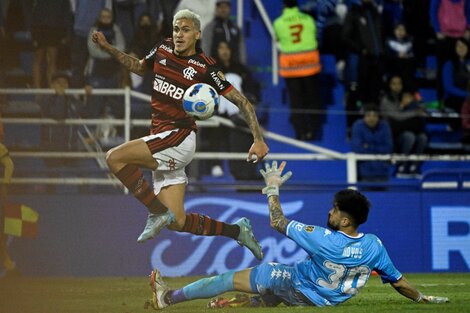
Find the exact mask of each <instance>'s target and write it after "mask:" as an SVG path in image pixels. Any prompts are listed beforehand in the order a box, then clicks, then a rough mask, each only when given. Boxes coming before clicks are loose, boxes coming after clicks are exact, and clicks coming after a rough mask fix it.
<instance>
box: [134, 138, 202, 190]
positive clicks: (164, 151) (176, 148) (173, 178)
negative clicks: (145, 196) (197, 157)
mask: <svg viewBox="0 0 470 313" xmlns="http://www.w3.org/2000/svg"><path fill="white" fill-rule="evenodd" d="M142 139H143V140H144V141H145V142H146V143H147V145H148V147H149V149H150V152H151V153H152V156H153V158H154V159H155V160H156V161H157V163H158V167H157V169H156V170H155V171H153V172H152V177H153V190H154V193H155V194H156V195H158V194H159V193H160V190H161V189H162V188H163V187H166V186H171V185H177V184H187V183H188V177H187V176H186V173H185V171H184V169H185V167H186V165H188V164H189V163H190V162H191V161H192V159H193V158H194V153H195V152H196V134H195V132H194V131H190V130H187V129H173V130H168V131H164V132H161V133H158V134H155V135H149V136H145V137H143V138H142Z"/></svg>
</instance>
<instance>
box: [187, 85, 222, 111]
mask: <svg viewBox="0 0 470 313" xmlns="http://www.w3.org/2000/svg"><path fill="white" fill-rule="evenodd" d="M218 106H219V94H218V93H217V91H216V90H215V89H214V87H212V86H210V85H208V84H204V83H197V84H194V85H192V86H190V87H189V88H188V89H186V92H185V93H184V96H183V108H184V110H185V111H186V113H187V114H188V115H191V116H192V117H194V118H195V119H197V120H207V119H208V118H210V117H211V116H212V115H214V112H215V111H216V110H217V107H218Z"/></svg>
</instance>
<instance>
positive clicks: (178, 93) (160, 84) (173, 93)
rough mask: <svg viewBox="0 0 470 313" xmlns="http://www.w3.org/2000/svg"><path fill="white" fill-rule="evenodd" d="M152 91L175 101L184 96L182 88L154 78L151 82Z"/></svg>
mask: <svg viewBox="0 0 470 313" xmlns="http://www.w3.org/2000/svg"><path fill="white" fill-rule="evenodd" d="M153 89H154V90H155V91H157V92H159V93H161V94H164V95H167V96H170V97H172V98H174V99H176V100H179V99H181V98H182V97H183V94H184V90H183V89H182V88H180V87H176V86H175V85H173V84H170V83H168V82H166V81H164V80H161V79H158V78H155V80H154V82H153Z"/></svg>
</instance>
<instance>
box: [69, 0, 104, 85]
mask: <svg viewBox="0 0 470 313" xmlns="http://www.w3.org/2000/svg"><path fill="white" fill-rule="evenodd" d="M106 2H107V0H75V10H74V24H73V37H72V47H71V51H70V57H71V62H72V76H71V82H70V85H71V87H72V88H83V87H84V86H85V78H84V71H85V66H86V64H87V61H88V57H89V55H88V35H89V33H90V29H91V27H92V26H93V24H94V23H95V22H96V19H97V18H98V16H99V14H100V12H101V10H102V9H103V8H105V5H106Z"/></svg>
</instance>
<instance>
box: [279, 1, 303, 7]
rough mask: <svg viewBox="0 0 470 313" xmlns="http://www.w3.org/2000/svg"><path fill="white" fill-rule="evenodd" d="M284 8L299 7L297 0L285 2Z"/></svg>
mask: <svg viewBox="0 0 470 313" xmlns="http://www.w3.org/2000/svg"><path fill="white" fill-rule="evenodd" d="M282 2H283V3H284V6H285V7H287V8H293V7H297V6H299V5H298V3H297V0H283V1H282Z"/></svg>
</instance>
